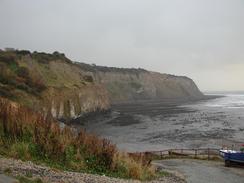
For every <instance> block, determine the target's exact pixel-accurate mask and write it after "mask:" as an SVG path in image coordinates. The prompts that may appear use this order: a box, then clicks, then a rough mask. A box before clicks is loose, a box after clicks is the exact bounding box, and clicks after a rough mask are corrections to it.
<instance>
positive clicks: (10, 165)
mask: <svg viewBox="0 0 244 183" xmlns="http://www.w3.org/2000/svg"><path fill="white" fill-rule="evenodd" d="M6 169H10V170H11V175H13V176H17V175H22V176H26V175H27V174H29V175H32V176H33V177H34V178H41V179H42V180H43V181H44V182H52V183H97V182H98V183H140V181H137V180H123V179H117V178H111V177H107V176H99V175H93V174H86V173H77V172H69V171H60V170H56V169H52V168H49V167H46V166H41V165H35V164H33V163H32V162H23V161H20V160H15V159H8V158H3V157H0V172H4V170H6ZM0 182H1V180H0ZM183 182H184V181H183V180H181V179H180V178H178V177H176V176H173V175H172V176H167V177H162V178H160V179H158V180H154V181H150V183H183Z"/></svg>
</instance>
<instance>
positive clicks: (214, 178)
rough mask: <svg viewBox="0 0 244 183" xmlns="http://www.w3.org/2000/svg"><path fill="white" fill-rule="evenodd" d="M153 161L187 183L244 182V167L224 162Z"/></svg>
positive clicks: (189, 160)
mask: <svg viewBox="0 0 244 183" xmlns="http://www.w3.org/2000/svg"><path fill="white" fill-rule="evenodd" d="M153 163H154V164H156V165H157V166H159V167H160V168H162V169H166V170H170V171H172V172H173V173H175V174H178V175H181V176H182V177H184V179H185V180H186V181H187V182H188V183H244V168H236V167H230V168H229V167H225V166H224V162H215V161H202V160H191V159H171V160H161V161H155V162H153Z"/></svg>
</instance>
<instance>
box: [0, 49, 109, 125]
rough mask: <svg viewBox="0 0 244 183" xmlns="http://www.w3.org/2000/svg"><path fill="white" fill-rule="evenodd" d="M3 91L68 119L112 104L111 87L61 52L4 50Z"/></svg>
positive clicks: (1, 58)
mask: <svg viewBox="0 0 244 183" xmlns="http://www.w3.org/2000/svg"><path fill="white" fill-rule="evenodd" d="M0 95H1V96H4V97H6V98H9V99H11V100H13V101H17V102H19V103H21V104H23V105H25V106H28V107H31V108H32V109H34V110H36V111H42V112H44V113H52V115H53V116H54V117H56V118H58V119H62V120H65V121H66V120H69V119H71V118H76V117H78V116H80V115H82V114H84V113H88V112H94V111H97V110H100V111H102V110H107V109H108V108H109V107H110V102H109V98H108V93H107V90H106V89H105V88H104V87H103V86H102V85H100V84H98V83H95V82H94V81H93V79H92V78H90V77H89V76H86V75H85V74H83V73H82V71H81V70H80V69H79V67H77V66H76V65H74V64H73V63H72V62H71V61H70V60H69V59H67V58H66V57H65V56H64V55H63V54H60V53H58V52H55V53H53V54H46V53H38V52H34V53H30V52H29V51H1V52H0Z"/></svg>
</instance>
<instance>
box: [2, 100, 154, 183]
mask: <svg viewBox="0 0 244 183" xmlns="http://www.w3.org/2000/svg"><path fill="white" fill-rule="evenodd" d="M0 139H1V141H2V142H1V143H3V144H4V145H3V146H0V152H5V153H3V154H6V155H8V156H11V157H14V158H20V159H23V160H33V161H36V160H38V161H41V162H45V163H48V164H49V165H52V166H54V167H58V168H63V169H68V170H74V171H88V172H92V173H98V174H106V175H113V176H120V177H124V178H136V179H146V178H149V177H150V176H153V171H151V169H149V168H148V166H145V165H144V164H143V163H142V161H141V160H139V161H136V160H134V159H132V158H130V157H129V156H128V155H126V154H123V155H121V154H120V153H119V152H118V151H117V148H116V146H115V145H114V144H111V142H110V141H108V140H106V139H100V138H98V137H96V136H95V135H92V134H87V133H86V132H84V131H82V130H81V131H80V132H79V133H78V134H77V133H75V132H74V131H73V130H72V129H71V128H69V127H67V126H66V127H65V128H63V129H61V128H60V127H59V123H58V122H57V121H56V120H54V119H53V118H52V117H51V115H50V114H49V115H45V116H44V115H42V114H39V113H34V112H33V111H31V110H30V109H28V108H26V107H23V106H20V105H18V104H16V103H13V102H10V101H9V100H7V99H3V98H0ZM8 152H10V153H8ZM145 175H147V176H146V177H145Z"/></svg>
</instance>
